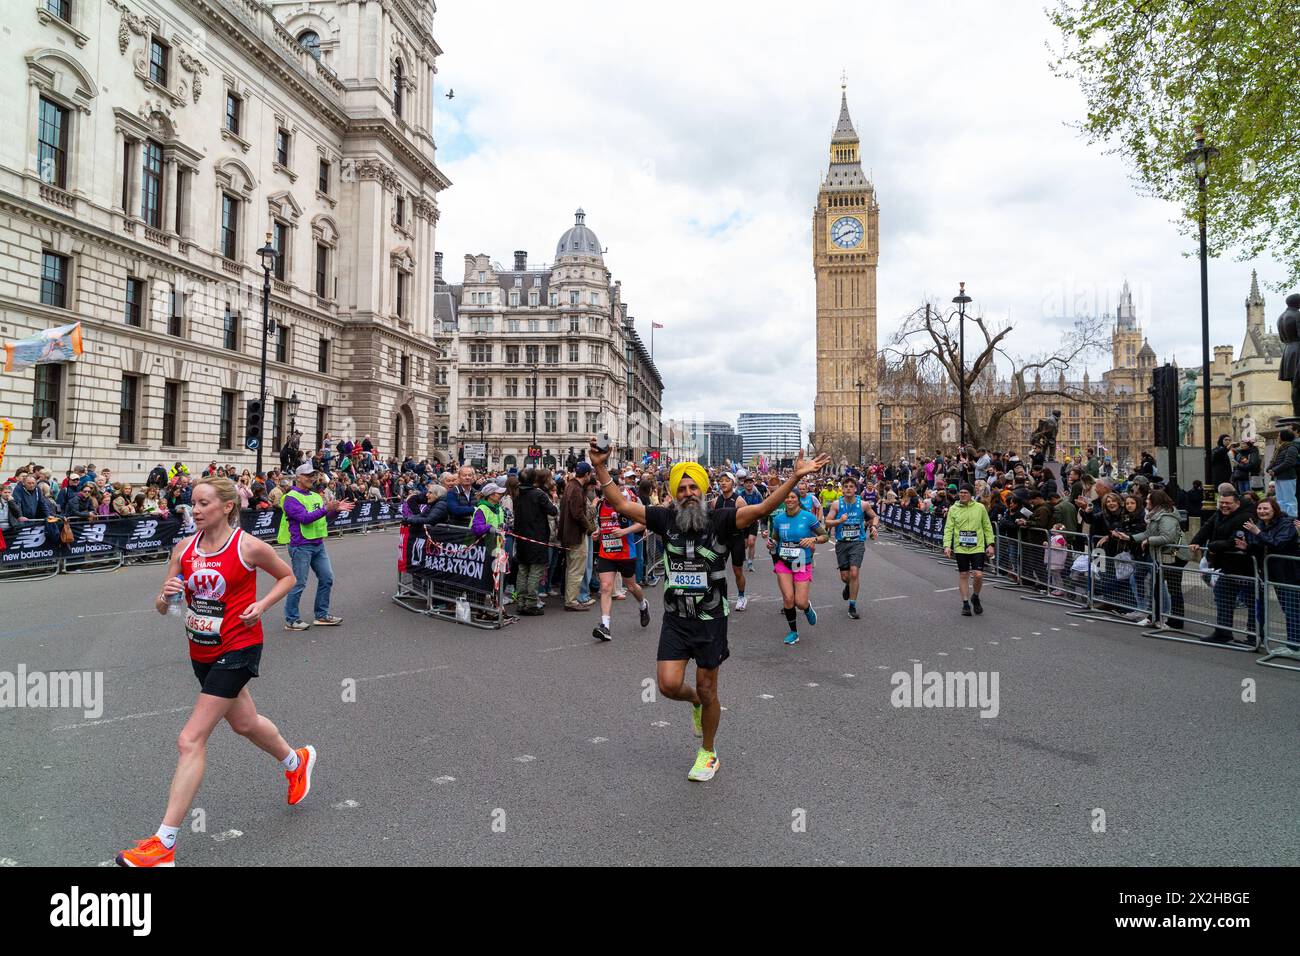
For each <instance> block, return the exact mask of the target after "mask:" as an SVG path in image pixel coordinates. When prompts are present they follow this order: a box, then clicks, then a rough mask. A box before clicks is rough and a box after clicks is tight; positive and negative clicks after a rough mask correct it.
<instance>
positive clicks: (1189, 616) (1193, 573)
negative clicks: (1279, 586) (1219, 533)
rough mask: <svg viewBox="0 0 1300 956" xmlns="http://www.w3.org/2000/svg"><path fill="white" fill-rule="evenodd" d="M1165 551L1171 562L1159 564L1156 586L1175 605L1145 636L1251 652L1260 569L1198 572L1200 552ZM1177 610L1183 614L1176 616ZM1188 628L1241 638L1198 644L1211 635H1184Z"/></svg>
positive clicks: (1186, 548)
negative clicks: (1207, 629) (1242, 573)
mask: <svg viewBox="0 0 1300 956" xmlns="http://www.w3.org/2000/svg"><path fill="white" fill-rule="evenodd" d="M1164 550H1165V554H1166V556H1172V558H1173V559H1174V560H1173V563H1167V564H1161V565H1160V566H1159V576H1160V583H1161V586H1162V587H1163V588H1164V589H1166V590H1167V591H1168V592H1169V595H1170V599H1171V604H1173V605H1174V607H1173V608H1172V609H1171V612H1170V614H1169V615H1168V617H1167V618H1166V617H1163V616H1162V617H1161V618H1160V619H1159V620H1158V621H1157V626H1156V629H1155V630H1152V631H1148V632H1147V636H1148V637H1156V638H1160V639H1162V640H1166V641H1180V642H1182V643H1185V644H1197V645H1200V646H1202V647H1219V648H1223V649H1224V650H1231V651H1250V652H1253V651H1255V650H1256V649H1257V648H1258V647H1259V623H1258V618H1259V615H1258V613H1257V610H1258V608H1259V599H1260V595H1261V593H1262V588H1261V584H1262V582H1261V579H1260V577H1259V573H1258V571H1259V569H1258V566H1256V573H1255V574H1253V575H1249V576H1247V575H1237V574H1225V573H1223V572H1221V571H1216V570H1213V569H1209V570H1202V569H1201V567H1200V561H1201V557H1202V555H1203V554H1204V551H1203V550H1198V551H1193V550H1192V549H1191V548H1190V547H1189V546H1188V545H1178V546H1177V547H1168V548H1165V549H1164ZM1175 594H1177V595H1178V597H1179V600H1178V601H1177V602H1174V601H1173V598H1174V595H1175ZM1179 608H1181V613H1178V612H1179ZM1171 622H1172V625H1173V626H1171ZM1189 624H1190V625H1194V626H1196V627H1208V628H1209V629H1210V630H1211V631H1216V630H1217V631H1222V632H1226V633H1229V634H1233V635H1240V637H1242V638H1245V640H1238V639H1237V638H1236V637H1234V638H1233V639H1232V641H1231V642H1225V643H1214V642H1210V641H1204V640H1202V637H1207V636H1209V635H1197V634H1188V635H1187V636H1184V633H1183V632H1184V630H1185V629H1186V625H1189Z"/></svg>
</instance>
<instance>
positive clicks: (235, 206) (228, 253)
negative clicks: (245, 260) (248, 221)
mask: <svg viewBox="0 0 1300 956" xmlns="http://www.w3.org/2000/svg"><path fill="white" fill-rule="evenodd" d="M221 254H222V255H223V256H225V257H226V258H227V259H238V258H239V200H238V199H236V198H235V197H234V196H232V195H230V194H229V193H222V194H221Z"/></svg>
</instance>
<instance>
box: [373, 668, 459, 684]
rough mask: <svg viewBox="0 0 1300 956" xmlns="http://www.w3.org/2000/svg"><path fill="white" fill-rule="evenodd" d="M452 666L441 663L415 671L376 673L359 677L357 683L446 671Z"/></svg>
mask: <svg viewBox="0 0 1300 956" xmlns="http://www.w3.org/2000/svg"><path fill="white" fill-rule="evenodd" d="M449 667H451V665H450V664H439V665H437V666H436V667H421V668H418V669H416V670H413V671H394V672H393V673H391V674H375V675H374V676H373V677H358V678H357V683H358V684H359V683H361V682H362V681H363V680H388V678H390V677H409V676H410V675H411V674H427V673H429V672H430V671H445V670H446V669H447V668H449Z"/></svg>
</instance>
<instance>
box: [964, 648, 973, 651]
mask: <svg viewBox="0 0 1300 956" xmlns="http://www.w3.org/2000/svg"><path fill="white" fill-rule="evenodd" d="M962 650H963V651H973V650H975V648H973V647H963V648H962Z"/></svg>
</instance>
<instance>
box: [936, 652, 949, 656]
mask: <svg viewBox="0 0 1300 956" xmlns="http://www.w3.org/2000/svg"><path fill="white" fill-rule="evenodd" d="M935 653H937V654H938V655H939V656H940V657H947V656H948V652H947V651H936V652H935Z"/></svg>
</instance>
